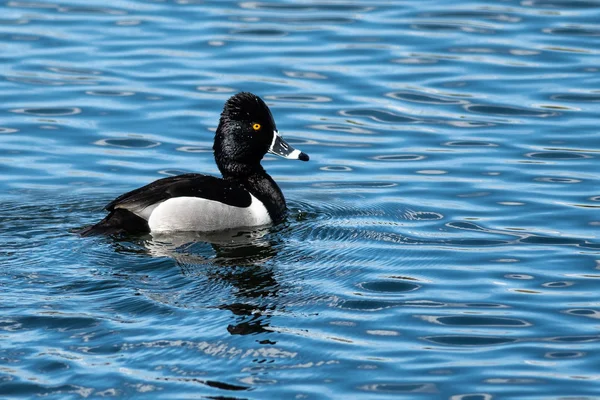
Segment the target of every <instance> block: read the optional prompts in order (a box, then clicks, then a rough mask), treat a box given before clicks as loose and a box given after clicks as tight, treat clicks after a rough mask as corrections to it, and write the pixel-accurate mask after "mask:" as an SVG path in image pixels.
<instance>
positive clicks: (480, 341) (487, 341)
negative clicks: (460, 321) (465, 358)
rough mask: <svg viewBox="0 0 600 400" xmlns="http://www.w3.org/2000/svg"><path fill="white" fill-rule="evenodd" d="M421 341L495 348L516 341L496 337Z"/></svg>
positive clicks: (440, 338) (444, 338) (435, 338)
mask: <svg viewBox="0 0 600 400" xmlns="http://www.w3.org/2000/svg"><path fill="white" fill-rule="evenodd" d="M423 339H425V340H428V341H430V342H434V343H438V344H443V345H449V346H495V345H500V344H506V343H514V342H516V341H517V340H516V339H510V338H507V337H497V336H427V337H425V338H423Z"/></svg>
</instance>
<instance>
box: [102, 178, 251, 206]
mask: <svg viewBox="0 0 600 400" xmlns="http://www.w3.org/2000/svg"><path fill="white" fill-rule="evenodd" d="M173 197H198V198H203V199H207V200H213V201H218V202H220V203H224V204H227V205H229V206H234V207H249V206H250V204H251V203H252V196H251V195H250V193H249V192H248V191H246V190H245V189H244V188H243V187H242V186H240V185H238V184H236V183H234V182H230V181H226V180H224V179H221V178H216V177H214V176H209V175H202V174H184V175H177V176H170V177H167V178H162V179H159V180H156V181H154V182H152V183H150V184H148V185H146V186H142V187H141V188H139V189H135V190H132V191H131V192H128V193H125V194H123V195H121V196H119V197H117V198H116V199H114V200H113V201H111V202H110V203H109V204H108V205H107V206H106V207H105V209H106V210H108V211H114V210H115V209H119V208H121V209H126V210H129V211H131V212H133V213H135V214H138V215H140V214H142V213H143V210H145V209H147V208H149V207H150V208H154V207H155V206H157V205H158V204H160V203H162V202H163V201H165V200H167V199H170V198H173Z"/></svg>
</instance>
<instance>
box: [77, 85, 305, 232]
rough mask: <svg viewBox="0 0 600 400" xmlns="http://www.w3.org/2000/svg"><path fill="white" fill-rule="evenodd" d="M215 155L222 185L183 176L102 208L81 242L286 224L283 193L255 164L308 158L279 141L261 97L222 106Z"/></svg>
mask: <svg viewBox="0 0 600 400" xmlns="http://www.w3.org/2000/svg"><path fill="white" fill-rule="evenodd" d="M213 151H214V158H215V162H216V164H217V167H218V168H219V171H220V172H221V175H222V177H221V178H218V177H215V176H211V175H204V174H199V173H186V174H182V175H176V176H169V177H166V178H162V179H158V180H156V181H154V182H152V183H149V184H147V185H145V186H143V187H140V188H138V189H135V190H132V191H130V192H127V193H125V194H122V195H121V196H119V197H117V198H116V199H114V200H113V201H111V202H110V203H108V204H107V205H106V207H105V210H106V211H108V215H107V216H106V217H105V218H104V219H102V220H101V221H100V222H98V223H96V224H95V225H91V226H89V227H86V228H84V229H82V230H81V231H79V234H80V236H84V237H85V236H93V235H101V234H104V235H111V234H120V233H123V234H143V233H150V234H154V233H159V234H161V233H168V232H192V231H195V232H213V231H225V230H231V229H236V228H247V227H256V226H263V225H269V224H278V223H280V222H281V221H283V220H284V219H285V217H286V213H287V206H286V202H285V198H284V196H283V193H282V191H281V189H280V188H279V186H278V185H277V183H275V181H274V180H273V178H271V176H270V175H269V174H268V173H267V172H266V171H265V169H264V168H263V167H262V165H261V161H262V159H263V157H264V156H265V155H266V154H267V153H270V154H274V155H277V156H280V157H283V158H286V159H290V160H301V161H308V160H309V156H308V155H307V154H306V153H303V152H302V151H300V150H297V149H295V148H294V147H292V146H291V145H290V144H289V143H287V142H286V141H285V140H284V139H283V138H282V136H281V135H280V134H279V131H278V130H277V126H276V125H275V120H274V119H273V115H272V113H271V110H270V109H269V107H268V106H267V104H266V103H265V102H264V101H263V100H262V99H261V98H260V97H258V96H257V95H255V94H252V93H249V92H240V93H237V94H235V95H233V96H231V97H230V98H229V99H228V100H227V101H226V102H225V105H224V107H223V112H222V113H221V116H220V119H219V125H218V127H217V130H216V132H215V138H214V145H213Z"/></svg>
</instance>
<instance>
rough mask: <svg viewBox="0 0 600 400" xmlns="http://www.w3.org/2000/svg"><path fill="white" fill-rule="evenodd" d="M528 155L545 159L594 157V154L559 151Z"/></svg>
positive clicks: (527, 155)
mask: <svg viewBox="0 0 600 400" xmlns="http://www.w3.org/2000/svg"><path fill="white" fill-rule="evenodd" d="M525 156H526V157H530V158H539V159H544V160H577V159H581V158H592V156H590V155H587V154H581V153H567V152H559V151H549V152H537V153H527V154H525Z"/></svg>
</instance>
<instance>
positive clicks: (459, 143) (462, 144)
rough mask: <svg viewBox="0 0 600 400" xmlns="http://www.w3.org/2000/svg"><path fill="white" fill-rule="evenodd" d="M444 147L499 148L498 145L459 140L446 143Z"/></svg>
mask: <svg viewBox="0 0 600 400" xmlns="http://www.w3.org/2000/svg"><path fill="white" fill-rule="evenodd" d="M443 145H444V146H450V147H498V145H497V144H496V143H489V142H480V141H476V140H457V141H453V142H446V143H444V144H443Z"/></svg>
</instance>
